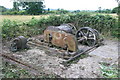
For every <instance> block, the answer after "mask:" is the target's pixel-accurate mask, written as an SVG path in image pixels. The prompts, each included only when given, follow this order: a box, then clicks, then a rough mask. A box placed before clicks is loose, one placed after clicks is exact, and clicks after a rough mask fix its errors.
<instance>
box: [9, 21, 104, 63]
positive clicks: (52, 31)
mask: <svg viewBox="0 0 120 80" xmlns="http://www.w3.org/2000/svg"><path fill="white" fill-rule="evenodd" d="M102 40H103V38H101V36H100V33H99V32H98V31H97V30H96V29H92V28H90V27H81V28H80V29H78V30H77V29H76V27H75V26H74V25H72V24H70V23H69V24H62V25H60V26H48V27H47V28H46V29H45V30H44V33H43V37H41V38H40V39H32V40H31V39H30V38H28V39H26V38H25V37H23V36H19V37H17V38H15V39H14V40H13V41H12V43H11V47H10V50H11V51H13V52H14V51H17V50H20V49H25V48H28V46H27V43H29V44H31V43H30V42H33V43H34V44H35V46H41V47H44V49H45V46H47V47H48V46H49V45H51V46H55V47H60V48H63V49H65V50H67V53H68V54H70V55H71V54H72V55H71V56H72V57H70V58H69V59H68V61H71V60H73V59H75V58H76V57H78V56H80V55H81V54H83V53H86V52H89V51H90V50H92V49H94V48H96V46H98V45H99V44H100V43H101V41H102ZM33 43H32V44H33ZM83 44H84V45H87V46H89V47H90V48H88V49H86V50H84V51H82V50H81V48H79V45H83Z"/></svg>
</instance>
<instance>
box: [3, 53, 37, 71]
mask: <svg viewBox="0 0 120 80" xmlns="http://www.w3.org/2000/svg"><path fill="white" fill-rule="evenodd" d="M1 56H2V57H4V58H7V59H10V60H12V61H15V62H17V63H19V64H22V65H24V66H27V67H29V68H32V69H34V70H37V69H35V68H33V67H32V66H30V65H28V64H26V63H23V62H21V61H18V60H16V59H14V58H12V57H10V56H8V55H6V54H1Z"/></svg>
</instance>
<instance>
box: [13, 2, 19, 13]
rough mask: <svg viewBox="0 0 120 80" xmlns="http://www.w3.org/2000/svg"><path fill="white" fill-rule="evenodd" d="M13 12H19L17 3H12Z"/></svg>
mask: <svg viewBox="0 0 120 80" xmlns="http://www.w3.org/2000/svg"><path fill="white" fill-rule="evenodd" d="M13 11H19V3H18V2H13Z"/></svg>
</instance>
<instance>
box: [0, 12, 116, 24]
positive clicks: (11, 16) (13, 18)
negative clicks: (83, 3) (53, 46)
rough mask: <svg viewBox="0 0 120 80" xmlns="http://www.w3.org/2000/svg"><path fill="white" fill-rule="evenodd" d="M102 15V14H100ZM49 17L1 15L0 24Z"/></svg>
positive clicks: (114, 15)
mask: <svg viewBox="0 0 120 80" xmlns="http://www.w3.org/2000/svg"><path fill="white" fill-rule="evenodd" d="M99 14H101V13H99ZM102 14H103V13H102ZM103 15H108V14H103ZM109 15H111V16H113V17H117V16H118V15H117V14H109ZM48 16H49V15H0V23H1V22H2V21H3V20H4V19H10V20H12V21H16V22H18V23H20V22H26V21H29V20H30V19H31V18H32V17H34V18H36V19H40V18H41V17H48Z"/></svg>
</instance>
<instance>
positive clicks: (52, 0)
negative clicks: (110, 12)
mask: <svg viewBox="0 0 120 80" xmlns="http://www.w3.org/2000/svg"><path fill="white" fill-rule="evenodd" d="M44 2H45V3H44V5H45V6H46V7H45V8H51V9H58V8H60V9H66V10H98V7H101V8H102V9H113V8H114V7H117V6H118V3H117V2H116V1H115V0H44ZM12 3H13V0H1V1H0V5H1V6H5V7H7V8H12V5H13V4H12Z"/></svg>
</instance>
